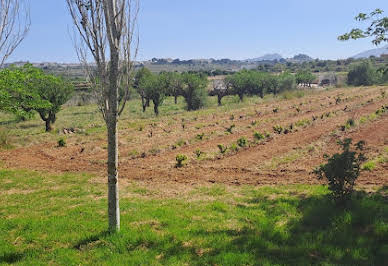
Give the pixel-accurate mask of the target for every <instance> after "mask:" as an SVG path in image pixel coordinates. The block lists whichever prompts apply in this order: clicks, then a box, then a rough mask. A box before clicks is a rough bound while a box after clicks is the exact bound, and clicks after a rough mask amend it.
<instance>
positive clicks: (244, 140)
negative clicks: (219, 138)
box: [237, 137, 248, 148]
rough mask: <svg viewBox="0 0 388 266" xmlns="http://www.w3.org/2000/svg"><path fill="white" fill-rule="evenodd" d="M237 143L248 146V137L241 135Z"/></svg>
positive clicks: (242, 146)
mask: <svg viewBox="0 0 388 266" xmlns="http://www.w3.org/2000/svg"><path fill="white" fill-rule="evenodd" d="M237 145H238V146H240V147H241V148H244V147H246V146H248V139H247V138H246V137H241V138H239V139H238V140H237Z"/></svg>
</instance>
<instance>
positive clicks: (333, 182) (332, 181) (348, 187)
mask: <svg viewBox="0 0 388 266" xmlns="http://www.w3.org/2000/svg"><path fill="white" fill-rule="evenodd" d="M351 144H352V139H350V138H348V139H345V140H344V141H338V145H340V146H342V150H343V151H342V153H336V154H334V155H333V156H331V157H330V158H329V156H328V155H324V158H326V159H328V162H327V163H326V164H322V165H320V166H319V167H317V168H316V169H315V170H314V171H313V172H314V174H315V175H316V176H317V177H318V179H323V178H326V179H327V181H328V183H329V190H330V191H331V196H332V198H333V199H334V201H335V202H336V203H344V202H345V201H347V200H348V199H350V197H351V195H352V193H353V187H354V184H355V182H356V179H357V178H358V176H359V175H360V170H361V164H362V163H363V162H364V161H365V160H366V157H365V156H364V153H362V151H363V149H364V145H365V142H364V141H360V142H358V143H357V144H355V145H354V147H353V149H352V150H351Z"/></svg>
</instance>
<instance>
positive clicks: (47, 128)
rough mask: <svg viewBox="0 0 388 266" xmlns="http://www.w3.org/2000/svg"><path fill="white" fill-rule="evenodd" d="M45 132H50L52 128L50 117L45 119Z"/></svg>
mask: <svg viewBox="0 0 388 266" xmlns="http://www.w3.org/2000/svg"><path fill="white" fill-rule="evenodd" d="M45 122H46V132H50V131H52V130H53V128H52V126H51V120H50V119H47V120H46V121H45Z"/></svg>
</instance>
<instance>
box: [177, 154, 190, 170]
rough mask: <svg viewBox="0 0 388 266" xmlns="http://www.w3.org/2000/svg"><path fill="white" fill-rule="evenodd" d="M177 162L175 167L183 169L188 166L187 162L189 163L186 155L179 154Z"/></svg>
mask: <svg viewBox="0 0 388 266" xmlns="http://www.w3.org/2000/svg"><path fill="white" fill-rule="evenodd" d="M175 160H176V165H175V167H182V166H184V165H185V164H186V161H187V156H186V155H184V154H178V155H177V156H176V157H175Z"/></svg>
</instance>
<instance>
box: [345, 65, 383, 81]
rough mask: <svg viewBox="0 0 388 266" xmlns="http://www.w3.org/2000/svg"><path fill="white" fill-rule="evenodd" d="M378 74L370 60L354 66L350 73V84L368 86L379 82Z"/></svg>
mask: <svg viewBox="0 0 388 266" xmlns="http://www.w3.org/2000/svg"><path fill="white" fill-rule="evenodd" d="M377 81H378V75H377V71H376V69H374V68H373V67H372V66H371V64H370V63H369V62H363V63H361V64H359V65H356V66H354V67H353V68H352V69H351V70H350V71H349V74H348V84H349V85H354V86H368V85H373V84H375V83H377Z"/></svg>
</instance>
